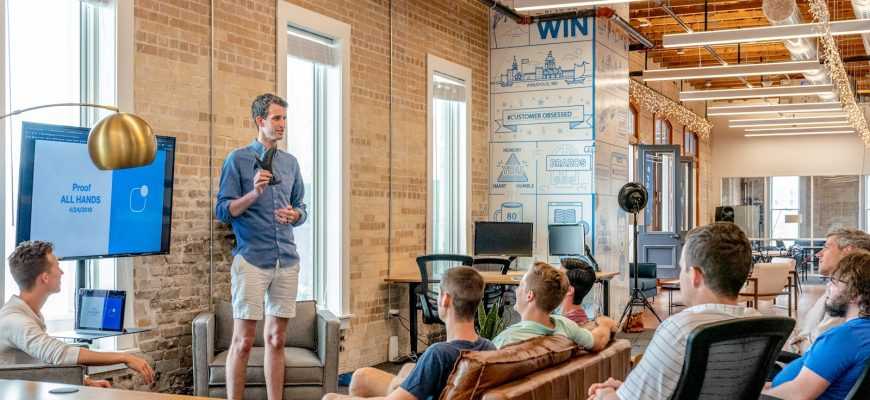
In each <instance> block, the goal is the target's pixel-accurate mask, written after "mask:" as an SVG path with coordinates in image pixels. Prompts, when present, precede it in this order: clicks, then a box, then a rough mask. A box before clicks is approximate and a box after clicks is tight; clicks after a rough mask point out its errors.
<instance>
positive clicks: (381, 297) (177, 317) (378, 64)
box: [110, 0, 489, 392]
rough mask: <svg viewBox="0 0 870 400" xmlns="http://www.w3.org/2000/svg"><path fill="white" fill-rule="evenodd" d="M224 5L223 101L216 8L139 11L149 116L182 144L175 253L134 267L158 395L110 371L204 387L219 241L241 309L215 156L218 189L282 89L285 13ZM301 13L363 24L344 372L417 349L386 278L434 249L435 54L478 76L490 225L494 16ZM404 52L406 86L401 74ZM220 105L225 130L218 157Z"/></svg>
mask: <svg viewBox="0 0 870 400" xmlns="http://www.w3.org/2000/svg"><path fill="white" fill-rule="evenodd" d="M215 3H216V4H215V31H214V33H215V60H214V61H215V66H214V91H213V93H210V91H209V82H208V72H209V64H208V61H209V44H210V43H209V14H210V8H209V7H210V2H209V0H185V1H168V0H135V3H134V12H135V27H134V31H135V46H136V48H135V60H134V63H135V75H134V97H135V111H136V112H137V113H139V114H140V115H142V116H143V117H144V118H145V119H146V120H148V121H149V122H150V123H151V125H152V126H153V127H154V129H155V131H156V132H157V133H158V134H160V135H169V136H174V137H176V139H177V144H178V147H177V149H176V167H175V192H174V197H173V215H172V244H171V249H170V254H169V255H166V256H153V257H140V258H137V259H135V261H134V263H135V266H134V280H135V282H134V290H135V303H134V312H135V317H136V320H137V321H136V323H137V325H138V326H154V327H156V329H155V330H153V331H151V332H149V333H146V334H141V335H138V344H139V348H140V349H141V350H142V352H143V353H144V355H145V357H146V358H148V359H150V360H152V361H153V362H154V363H155V364H154V365H156V370H157V372H158V374H159V380H158V383H157V384H156V385H154V386H153V387H150V388H146V387H144V386H143V385H142V383H141V381H140V380H139V378H138V377H135V376H131V375H129V374H127V373H126V372H123V373H120V374H117V373H116V374H110V376H113V377H114V379H115V384H116V385H117V386H120V387H126V388H136V389H141V390H159V391H164V392H165V391H173V392H187V391H189V390H190V387H191V385H192V376H191V366H192V365H191V364H192V358H191V347H190V346H191V336H190V330H191V325H190V323H191V320H192V319H193V317H194V316H195V315H196V314H197V313H199V312H201V311H204V310H207V309H208V306H209V299H210V294H209V288H208V282H209V241H210V240H213V244H214V258H215V266H216V274H215V276H214V283H215V292H214V297H215V300H227V299H229V264H230V249H231V246H232V244H231V243H230V241H229V239H227V238H226V236H227V234H228V233H229V231H228V229H227V227H226V226H223V225H221V224H219V223H216V231H215V234H214V237H213V238H210V236H209V222H210V220H211V219H212V218H213V213H212V209H211V205H210V204H211V199H210V196H209V186H210V185H209V183H210V182H209V163H208V160H209V151H210V150H211V154H213V155H214V162H213V164H212V167H213V168H212V183H213V185H214V189H215V190H216V189H217V180H218V177H219V175H220V166H221V164H222V162H223V159H224V157H225V156H226V155H227V153H228V152H229V151H230V150H231V149H233V148H236V147H239V146H242V145H244V144H246V143H248V142H249V141H250V140H252V138H253V137H254V135H255V133H254V130H253V124H252V123H251V122H250V117H249V115H250V102H251V100H252V99H253V98H254V97H255V96H256V95H257V94H260V93H263V92H267V91H275V27H274V24H275V23H274V21H275V16H276V7H275V2H274V1H272V0H247V1H246V0H234V1H231V0H217V1H215ZM291 3H294V4H297V5H300V6H302V7H305V8H307V9H310V10H312V11H315V12H318V13H321V14H323V15H326V16H329V17H331V18H335V19H338V20H341V21H343V22H346V23H348V24H350V25H351V26H352V43H351V65H352V68H351V93H350V95H351V102H352V110H351V137H350V142H351V148H350V157H351V167H350V174H351V179H350V185H351V188H350V190H351V209H352V212H351V215H350V231H351V239H350V243H351V250H350V252H351V253H350V257H351V299H350V300H351V311H352V312H353V314H354V317H353V319H352V321H351V324H350V326H351V328H350V330H349V331H348V332H347V333H346V335H345V337H346V340H345V343H344V349H345V350H344V351H342V353H341V361H340V364H341V367H340V368H341V370H342V371H349V370H352V369H355V368H357V367H360V366H366V365H371V364H375V363H378V362H382V361H385V360H386V358H387V338H388V337H389V336H390V335H394V334H397V335H399V337H400V338H402V340H403V341H402V345H403V346H402V347H403V349H407V333H406V332H405V331H404V330H403V329H401V327H400V326H399V325H398V324H396V323H395V322H390V321H388V320H387V319H386V318H385V315H386V310H387V308H388V307H394V308H401V309H404V307H402V306H403V305H404V304H406V297H405V296H407V293H405V290H404V289H402V288H389V287H388V286H387V285H385V284H384V283H383V278H384V277H385V276H386V275H387V273H388V271H389V268H392V269H393V270H412V269H413V268H414V257H416V256H417V255H418V254H421V253H423V252H424V251H425V232H426V230H425V227H426V209H427V205H426V191H427V183H426V180H427V176H426V164H425V160H426V158H425V157H426V156H425V155H426V153H425V151H426V135H427V133H426V54H427V53H432V54H435V55H437V56H439V57H441V58H445V59H448V60H451V61H453V62H456V63H459V64H461V65H464V66H467V67H469V68H471V70H472V79H473V90H472V102H473V107H472V110H471V117H472V132H471V142H472V165H471V168H472V171H473V176H472V178H473V190H472V197H471V207H472V216H473V218H475V219H480V218H484V217H485V215H486V207H487V204H486V193H487V185H488V180H489V179H488V171H489V169H488V155H489V149H488V146H487V143H488V131H487V124H488V119H489V116H488V114H489V102H488V101H489V98H488V90H487V87H488V83H487V76H488V73H487V68H488V63H489V60H488V54H489V52H488V50H487V42H488V29H487V27H488V15H489V14H488V10H487V9H486V8H485V7H483V6H481V5H480V4H479V3H478V2H477V1H475V0H438V1H400V0H397V1H394V2H389V1H376V0H366V1H361V0H356V1H350V0H344V1H342V0H316V1H315V0H312V1H306V0H293V1H291ZM391 8H392V9H391ZM391 16H392V35H391V32H390V25H391V24H390V18H391ZM391 37H392V39H393V41H392V48H391V47H390V45H391V43H390V39H391ZM391 50H392V55H393V73H392V76H390V75H389V74H388V73H387V71H388V70H389V61H390V52H391ZM390 78H392V91H391V85H390V83H391V79H390ZM210 97H211V98H212V99H213V101H214V115H213V118H214V121H215V124H214V136H213V138H214V145H213V147H212V148H211V149H209V146H208V138H209V108H208V104H209V99H210ZM391 98H392V110H391V108H390V99H391ZM391 111H392V112H391ZM390 118H392V124H393V129H392V134H391V130H390V122H391V121H390ZM391 142H392V154H390V152H388V149H389V147H390V146H389V144H390V143H391ZM390 171H392V177H391V176H390ZM390 184H392V201H390ZM390 243H392V245H391V247H389V248H388V246H389V244H390ZM390 302H392V304H391V305H389V304H388V303H390Z"/></svg>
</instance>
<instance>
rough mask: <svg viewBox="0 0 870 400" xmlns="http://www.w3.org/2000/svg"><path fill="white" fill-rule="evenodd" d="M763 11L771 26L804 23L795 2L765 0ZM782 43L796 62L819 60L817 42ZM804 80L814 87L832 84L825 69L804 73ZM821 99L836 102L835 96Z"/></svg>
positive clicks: (785, 41)
mask: <svg viewBox="0 0 870 400" xmlns="http://www.w3.org/2000/svg"><path fill="white" fill-rule="evenodd" d="M761 10H762V12H764V16H765V17H766V18H767V20H768V21H770V24H771V25H777V26H782V25H796V24H802V23H804V21H803V19H802V18H801V12H800V8H798V6H797V2H795V0H764V1H763V2H762V4H761ZM782 43H783V44H784V45H785V48H786V49H788V52H789V54H791V59H792V60H794V61H808V60H818V59H819V56H818V47H817V46H816V42H815V41H813V40H810V39H808V38H798V39H784V40H783V41H782ZM803 75H804V78H806V80H807V81H809V82H810V83H811V84H814V85H825V84H830V83H831V78H830V77H828V75H827V74H826V73H825V70H824V69H820V70H818V71H816V72H804V73H803ZM819 97H820V98H822V99H823V100H826V101H831V100H834V95H833V94H831V95H820V96H819Z"/></svg>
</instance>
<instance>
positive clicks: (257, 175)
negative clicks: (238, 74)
mask: <svg viewBox="0 0 870 400" xmlns="http://www.w3.org/2000/svg"><path fill="white" fill-rule="evenodd" d="M251 117H252V118H253V119H254V123H255V125H256V126H257V132H258V133H257V138H256V139H255V140H254V141H253V142H252V143H251V144H250V145H248V146H246V147H243V148H240V149H236V150H233V151H232V152H231V153H230V154H229V156H227V159H226V161H224V166H223V169H222V170H221V181H220V191H219V192H218V198H217V205H216V206H215V214H217V217H218V218H220V220H221V221H223V222H225V223H228V224H231V225H232V227H233V233H235V235H236V247H235V248H234V249H233V256H234V258H233V265H232V269H231V286H232V302H233V319H234V323H233V340H232V342H231V343H230V350H229V356H228V358H227V397H228V398H230V399H241V398H242V395H243V392H244V387H245V370H246V369H247V365H248V358H249V357H250V353H251V346H252V345H253V343H254V333H255V330H256V326H257V321H259V320H261V319H263V315H264V313H265V315H266V323H265V328H264V331H263V335H264V343H265V345H266V351H265V357H264V358H265V360H264V363H263V365H264V368H265V369H264V372H265V378H266V390H267V392H268V397H269V399H270V400H277V399H281V396H282V393H283V389H284V384H283V383H284V339H285V335H286V331H287V321H288V319H289V318H293V317H294V316H295V315H296V290H297V287H298V283H299V254H298V253H297V252H296V243H295V241H294V240H293V227H294V226H299V225H301V224H302V223H304V222H305V219H306V218H307V217H308V213H307V212H306V209H305V203H304V202H303V198H304V197H305V190H304V187H303V184H302V175H301V174H300V172H299V162H297V161H296V157H293V156H292V155H290V154H288V153H286V152H283V151H280V150H279V151H277V152H276V153H275V154H274V157H273V158H272V166H271V167H272V168H271V172H270V171H267V170H265V169H262V168H261V164H260V162H261V161H265V153H266V151H267V150H269V149H271V148H274V147H275V146H276V145H277V144H278V142H279V141H281V140H283V139H284V128H285V126H286V122H287V102H285V101H284V99H282V98H280V97H278V96H275V95H273V94H264V95H261V96H259V97H257V98H256V99H255V100H254V103H253V104H252V105H251ZM264 297H265V303H266V304H265V310H264V307H263V300H264ZM264 311H265V312H264Z"/></svg>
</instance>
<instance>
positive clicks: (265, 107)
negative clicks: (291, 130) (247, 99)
mask: <svg viewBox="0 0 870 400" xmlns="http://www.w3.org/2000/svg"><path fill="white" fill-rule="evenodd" d="M272 104H275V105H278V106H281V107H283V108H287V102H286V101H285V100H284V99H282V98H281V96H276V95H274V94H272V93H263V94H261V95H259V96H257V98H256V99H254V102H253V103H251V119H253V120H254V128H256V127H257V117H262V118H264V119H265V118H267V117H268V116H269V106H270V105H272Z"/></svg>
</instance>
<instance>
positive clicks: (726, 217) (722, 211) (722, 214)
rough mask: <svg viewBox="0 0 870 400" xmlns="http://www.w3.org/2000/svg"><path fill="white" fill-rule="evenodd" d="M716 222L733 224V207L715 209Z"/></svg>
mask: <svg viewBox="0 0 870 400" xmlns="http://www.w3.org/2000/svg"><path fill="white" fill-rule="evenodd" d="M716 222H734V207H731V206H720V207H716Z"/></svg>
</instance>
